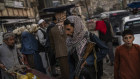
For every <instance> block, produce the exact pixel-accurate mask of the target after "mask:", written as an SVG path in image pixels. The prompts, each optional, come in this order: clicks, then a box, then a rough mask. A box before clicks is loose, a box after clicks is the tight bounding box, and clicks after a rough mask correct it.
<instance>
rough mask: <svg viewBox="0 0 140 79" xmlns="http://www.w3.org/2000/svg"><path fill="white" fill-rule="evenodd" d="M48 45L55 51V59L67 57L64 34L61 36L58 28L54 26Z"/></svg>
mask: <svg viewBox="0 0 140 79" xmlns="http://www.w3.org/2000/svg"><path fill="white" fill-rule="evenodd" d="M50 44H51V47H52V48H53V49H54V50H55V51H54V52H55V56H56V58H59V57H63V56H68V53H67V47H66V34H61V33H60V31H59V29H58V26H55V27H53V28H52V29H51V31H50Z"/></svg>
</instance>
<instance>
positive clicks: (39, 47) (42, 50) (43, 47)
mask: <svg viewBox="0 0 140 79" xmlns="http://www.w3.org/2000/svg"><path fill="white" fill-rule="evenodd" d="M39 30H40V31H41V32H42V33H43V35H44V39H46V32H44V31H43V30H42V29H39ZM38 51H39V52H45V46H43V45H42V44H41V43H40V41H39V38H38Z"/></svg>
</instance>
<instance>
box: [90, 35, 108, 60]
mask: <svg viewBox="0 0 140 79" xmlns="http://www.w3.org/2000/svg"><path fill="white" fill-rule="evenodd" d="M89 36H90V41H92V42H95V43H96V45H95V50H96V56H97V62H98V61H101V60H103V58H104V57H105V56H106V54H107V53H108V51H109V50H108V47H107V46H106V45H105V44H104V43H103V42H102V41H101V40H100V39H99V38H98V37H97V36H96V35H95V34H92V33H90V34H89Z"/></svg>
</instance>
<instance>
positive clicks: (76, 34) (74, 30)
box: [64, 16, 96, 79]
mask: <svg viewBox="0 0 140 79" xmlns="http://www.w3.org/2000/svg"><path fill="white" fill-rule="evenodd" d="M64 26H65V27H64V28H65V33H66V34H67V40H66V44H67V49H68V58H69V66H70V79H74V76H75V73H74V71H75V70H76V68H77V64H78V62H79V61H80V60H81V59H82V54H86V53H85V50H86V48H87V45H88V43H89V42H90V40H89V39H90V38H89V32H88V31H87V30H85V26H84V24H83V23H82V20H81V18H80V17H78V16H69V17H67V20H65V21H64ZM93 53H94V54H95V52H91V53H89V55H88V57H87V58H86V60H85V61H84V62H83V63H82V65H80V67H81V69H82V71H81V74H80V76H79V78H78V79H83V77H84V79H96V66H95V65H96V64H94V61H95V60H96V58H94V54H93ZM91 73H92V74H91Z"/></svg>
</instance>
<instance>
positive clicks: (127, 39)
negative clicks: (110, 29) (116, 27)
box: [123, 35, 134, 46]
mask: <svg viewBox="0 0 140 79" xmlns="http://www.w3.org/2000/svg"><path fill="white" fill-rule="evenodd" d="M123 41H124V43H125V44H126V45H127V46H132V44H133V41H134V36H133V35H125V36H124V37H123Z"/></svg>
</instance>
